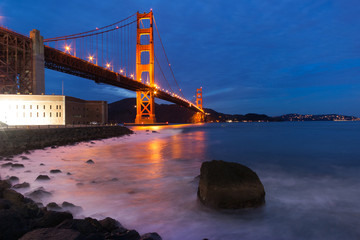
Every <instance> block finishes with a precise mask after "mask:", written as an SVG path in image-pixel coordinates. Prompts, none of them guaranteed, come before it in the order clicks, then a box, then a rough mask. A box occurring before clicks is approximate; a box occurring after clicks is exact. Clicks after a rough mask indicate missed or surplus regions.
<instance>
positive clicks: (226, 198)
mask: <svg viewBox="0 0 360 240" xmlns="http://www.w3.org/2000/svg"><path fill="white" fill-rule="evenodd" d="M198 197H199V199H200V201H201V202H202V203H203V204H204V205H206V206H209V207H213V208H221V209H239V208H250V207H259V206H261V205H263V204H264V203H265V190H264V186H263V185H262V183H261V181H260V179H259V177H258V176H257V174H256V173H255V172H254V171H252V170H251V169H250V168H248V167H246V166H244V165H241V164H238V163H233V162H225V161H218V160H213V161H211V162H204V163H203V164H202V165H201V170H200V181H199V188H198Z"/></svg>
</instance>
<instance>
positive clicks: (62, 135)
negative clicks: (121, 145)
mask: <svg viewBox="0 0 360 240" xmlns="http://www.w3.org/2000/svg"><path fill="white" fill-rule="evenodd" d="M132 133H133V131H132V130H130V129H128V128H126V127H122V126H100V127H99V126H90V127H71V128H40V129H25V128H22V129H19V128H17V129H2V130H0V158H1V157H8V156H12V155H17V154H21V153H23V152H28V151H29V150H35V149H43V148H46V147H55V146H65V145H73V144H75V143H78V142H85V141H92V140H99V139H106V138H112V137H121V136H124V135H129V134H132Z"/></svg>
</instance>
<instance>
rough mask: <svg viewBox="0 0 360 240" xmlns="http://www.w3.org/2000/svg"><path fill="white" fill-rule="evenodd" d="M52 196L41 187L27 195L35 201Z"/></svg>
mask: <svg viewBox="0 0 360 240" xmlns="http://www.w3.org/2000/svg"><path fill="white" fill-rule="evenodd" d="M51 195H52V194H51V193H50V192H48V191H45V189H44V188H43V187H40V188H38V189H36V190H34V191H32V192H30V193H27V194H26V196H28V197H30V198H32V199H35V200H41V199H42V198H44V197H50V196H51Z"/></svg>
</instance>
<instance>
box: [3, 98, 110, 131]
mask: <svg viewBox="0 0 360 240" xmlns="http://www.w3.org/2000/svg"><path fill="white" fill-rule="evenodd" d="M0 122H3V123H5V124H7V125H9V126H12V125H66V124H89V123H91V122H96V123H99V124H104V123H106V122H107V103H106V102H105V101H85V100H81V99H78V98H73V97H68V96H62V95H16V94H0Z"/></svg>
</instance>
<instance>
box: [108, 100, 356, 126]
mask: <svg viewBox="0 0 360 240" xmlns="http://www.w3.org/2000/svg"><path fill="white" fill-rule="evenodd" d="M108 106H109V122H110V123H125V122H126V123H130V122H134V120H135V117H136V99H135V98H126V99H123V100H120V101H117V102H113V103H110V104H109V105H108ZM204 110H205V113H206V122H279V121H360V118H357V117H352V116H343V115H339V114H325V115H311V114H307V115H301V114H296V113H292V114H286V115H282V116H278V117H269V116H267V115H265V114H256V113H248V114H245V115H241V114H224V113H219V112H216V111H214V110H212V109H208V108H205V109H204ZM194 114H195V112H194V111H192V110H190V109H188V108H185V107H182V106H179V105H176V104H155V115H156V120H157V121H158V122H169V123H192V122H193V117H194Z"/></svg>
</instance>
